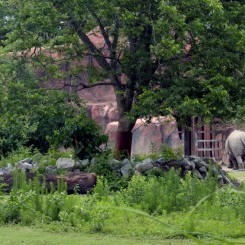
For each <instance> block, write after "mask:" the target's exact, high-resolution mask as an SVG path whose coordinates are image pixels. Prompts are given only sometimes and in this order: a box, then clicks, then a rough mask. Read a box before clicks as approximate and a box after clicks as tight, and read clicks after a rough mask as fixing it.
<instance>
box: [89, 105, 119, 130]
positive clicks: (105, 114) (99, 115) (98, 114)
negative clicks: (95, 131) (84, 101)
mask: <svg viewBox="0 0 245 245" xmlns="http://www.w3.org/2000/svg"><path fill="white" fill-rule="evenodd" d="M87 108H88V110H89V115H90V117H91V118H92V119H93V120H94V121H95V122H96V123H97V124H98V125H99V126H101V128H102V129H103V130H105V129H106V126H107V125H108V124H109V123H110V122H113V121H117V120H118V115H117V108H116V105H115V104H114V103H108V104H104V103H101V104H99V103H98V104H90V105H87Z"/></svg>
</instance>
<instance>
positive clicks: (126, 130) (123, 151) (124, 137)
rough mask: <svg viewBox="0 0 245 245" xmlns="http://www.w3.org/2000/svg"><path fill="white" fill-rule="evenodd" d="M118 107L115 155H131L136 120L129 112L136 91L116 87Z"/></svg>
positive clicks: (120, 156)
mask: <svg viewBox="0 0 245 245" xmlns="http://www.w3.org/2000/svg"><path fill="white" fill-rule="evenodd" d="M115 94H116V99H117V108H118V117H119V120H118V129H117V138H116V144H115V157H116V158H118V159H120V158H123V157H127V158H130V157H131V146H132V132H131V131H132V129H133V127H134V125H135V122H133V121H131V120H130V119H129V118H128V116H127V113H128V112H130V110H131V108H132V104H133V98H134V93H133V90H132V89H125V90H123V89H120V88H116V89H115Z"/></svg>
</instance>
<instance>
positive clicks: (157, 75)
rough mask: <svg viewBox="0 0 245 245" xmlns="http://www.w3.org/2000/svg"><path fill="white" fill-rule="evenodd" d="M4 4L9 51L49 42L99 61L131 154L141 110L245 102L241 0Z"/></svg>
mask: <svg viewBox="0 0 245 245" xmlns="http://www.w3.org/2000/svg"><path fill="white" fill-rule="evenodd" d="M2 6H3V7H4V6H5V9H6V8H7V9H8V12H7V13H6V15H7V16H8V18H5V19H7V20H8V26H11V28H10V29H11V30H12V31H10V32H9V33H8V34H7V35H6V36H7V41H6V42H5V45H6V47H5V50H7V51H10V50H22V51H23V50H29V49H30V48H32V47H36V48H41V47H44V46H45V47H46V48H47V47H48V48H51V49H54V48H56V50H57V48H58V49H61V50H62V52H63V53H64V52H65V51H66V54H67V55H68V56H66V61H67V60H68V57H69V58H72V59H74V57H76V58H84V57H85V56H86V55H90V56H91V57H93V58H94V59H95V60H96V62H97V65H98V67H99V68H100V69H101V70H102V71H103V75H106V76H107V77H108V78H109V79H110V81H109V82H106V83H105V84H108V85H113V87H114V91H115V95H116V100H117V106H118V114H119V125H118V139H117V144H116V149H117V150H118V151H119V152H121V151H127V152H128V154H130V149H131V130H132V128H133V126H134V124H135V118H137V117H138V116H142V115H146V116H149V115H150V116H151V115H153V114H154V115H155V114H157V113H161V114H163V115H171V114H172V115H174V116H176V118H177V119H183V120H182V121H185V120H186V118H188V117H190V116H193V115H201V116H204V117H207V118H211V117H213V116H218V117H222V116H224V115H227V117H228V116H234V115H235V114H236V107H237V105H239V103H241V94H242V92H244V80H243V74H244V41H243V40H244V39H242V37H244V23H245V22H244V15H243V14H242V13H243V11H244V4H243V3H242V2H239V1H222V0H194V1H188V0H182V1H179V0H169V1H166V0H145V1H144V2H143V3H142V1H140V0H111V1H110V2H108V1H105V0H89V1H88V0H67V1H62V0H45V1H42V2H40V1H36V0H34V1H33V0H25V1H20V0H4V1H2ZM10 9H11V10H12V11H10ZM6 11H7V10H6ZM95 28H97V29H95ZM91 30H98V31H99V33H100V34H101V35H102V37H103V42H104V46H103V47H98V46H96V44H95V43H93V42H92V41H91V39H90V36H89V34H88V33H89V31H91ZM34 50H36V49H34ZM74 70H75V69H70V72H71V75H72V77H73V80H75V78H76V74H75V72H74ZM101 84H102V83H101V82H96V83H92V84H84V83H83V81H81V80H79V79H78V83H76V84H75V83H74V81H73V83H72V84H70V85H72V86H73V87H76V88H77V89H80V88H81V89H83V88H86V87H91V86H98V85H101ZM133 108H134V109H133ZM130 116H131V118H130Z"/></svg>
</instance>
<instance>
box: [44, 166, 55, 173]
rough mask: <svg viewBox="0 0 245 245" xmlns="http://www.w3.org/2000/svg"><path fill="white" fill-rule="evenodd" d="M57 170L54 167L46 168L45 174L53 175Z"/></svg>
mask: <svg viewBox="0 0 245 245" xmlns="http://www.w3.org/2000/svg"><path fill="white" fill-rule="evenodd" d="M57 170H58V169H57V168H56V167H55V166H47V167H45V173H47V174H55V173H56V172H57Z"/></svg>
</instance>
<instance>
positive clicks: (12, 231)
mask: <svg viewBox="0 0 245 245" xmlns="http://www.w3.org/2000/svg"><path fill="white" fill-rule="evenodd" d="M0 237H1V245H20V244H25V245H47V244H48V245H56V244H57V245H67V244H72V245H83V244H84V245H85V244H86V245H158V244H163V245H185V244H186V245H187V244H188V245H189V244H190V245H192V244H212V245H215V244H245V238H243V239H232V240H230V241H231V243H223V241H220V242H219V241H217V242H214V241H212V242H210V241H208V240H207V239H204V240H199V242H194V241H192V240H187V239H161V238H157V237H155V238H154V237H148V238H146V237H144V238H137V239H136V238H130V237H116V236H110V235H103V234H81V233H77V232H48V231H45V230H43V229H40V228H34V227H22V226H19V225H13V226H0Z"/></svg>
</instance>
